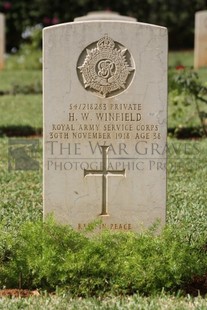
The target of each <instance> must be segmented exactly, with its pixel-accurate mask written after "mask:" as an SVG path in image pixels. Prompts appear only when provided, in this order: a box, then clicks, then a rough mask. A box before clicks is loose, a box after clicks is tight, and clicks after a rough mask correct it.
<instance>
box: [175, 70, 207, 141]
mask: <svg viewBox="0 0 207 310" xmlns="http://www.w3.org/2000/svg"><path fill="white" fill-rule="evenodd" d="M177 69H178V70H177V71H176V72H175V71H171V73H170V75H169V90H170V91H171V92H174V94H176V97H175V95H174V104H176V102H179V103H181V105H183V106H188V105H191V106H192V105H194V108H195V110H196V113H197V116H198V117H199V120H200V123H201V126H202V129H203V132H204V134H205V135H206V136H207V112H205V111H204V110H201V107H200V102H202V103H205V104H207V86H206V85H204V84H203V83H202V82H201V81H200V80H199V76H198V73H197V72H195V71H193V70H191V69H190V70H189V69H186V68H184V67H183V66H179V68H177Z"/></svg>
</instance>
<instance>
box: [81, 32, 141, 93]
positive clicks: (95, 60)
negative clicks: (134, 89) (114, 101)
mask: <svg viewBox="0 0 207 310" xmlns="http://www.w3.org/2000/svg"><path fill="white" fill-rule="evenodd" d="M77 72H78V76H79V80H80V82H81V84H82V85H83V87H84V88H85V89H87V90H89V91H90V92H92V93H93V94H94V95H97V96H99V97H104V98H106V97H112V96H115V95H117V94H119V93H121V92H122V91H124V90H125V89H126V88H127V87H128V86H129V85H130V83H131V81H132V79H133V75H134V72H135V66H134V61H133V58H132V56H131V54H130V53H129V51H128V50H127V48H125V47H124V46H123V45H121V44H120V43H118V42H115V41H113V40H112V39H111V38H110V37H109V36H108V35H107V34H106V35H105V36H104V37H103V38H101V39H100V40H99V41H98V42H95V43H93V44H91V45H90V46H88V47H87V48H86V49H85V50H84V51H83V52H82V53H81V55H80V57H79V59H78V64H77Z"/></svg>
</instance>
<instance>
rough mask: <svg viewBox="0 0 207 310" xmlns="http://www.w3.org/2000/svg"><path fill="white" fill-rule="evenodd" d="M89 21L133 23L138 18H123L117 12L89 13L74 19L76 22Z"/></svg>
mask: <svg viewBox="0 0 207 310" xmlns="http://www.w3.org/2000/svg"><path fill="white" fill-rule="evenodd" d="M89 20H125V21H131V22H136V21H137V20H136V18H134V17H129V16H123V15H120V14H119V13H117V12H111V11H96V12H89V13H88V14H87V15H85V16H81V17H76V18H75V19H74V21H75V22H79V21H89Z"/></svg>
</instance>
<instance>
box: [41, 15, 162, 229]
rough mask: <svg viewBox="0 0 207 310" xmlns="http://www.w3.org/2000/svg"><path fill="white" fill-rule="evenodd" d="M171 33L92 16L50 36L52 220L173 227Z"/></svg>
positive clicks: (47, 128) (51, 30)
mask: <svg viewBox="0 0 207 310" xmlns="http://www.w3.org/2000/svg"><path fill="white" fill-rule="evenodd" d="M167 42H168V38H167V29H166V28H164V27H160V26H156V25H150V24H144V23H138V22H137V21H136V20H135V19H133V18H129V17H123V16H120V15H118V14H98V15H97V13H96V14H95V15H94V14H89V15H87V16H85V17H82V18H77V19H76V20H75V21H74V22H72V23H66V24H61V25H57V26H52V27H47V28H45V29H44V32H43V52H44V55H43V76H44V86H43V91H44V92H43V98H44V99H43V100H44V137H43V138H44V169H43V170H44V216H45V217H46V216H47V215H48V214H50V213H53V215H54V217H55V219H56V220H57V221H58V222H61V223H67V224H70V225H71V226H73V227H74V228H75V229H77V230H82V229H84V228H85V227H87V226H88V224H89V223H91V222H93V221H94V220H97V219H98V220H99V226H98V228H99V229H102V228H108V229H111V230H123V231H128V230H133V231H140V230H141V229H142V228H143V227H149V226H151V225H152V224H153V223H154V222H155V221H156V220H159V221H160V223H161V225H162V224H164V223H165V212H166V135H167V54H168V53H167Z"/></svg>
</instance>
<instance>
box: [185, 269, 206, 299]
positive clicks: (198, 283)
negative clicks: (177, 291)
mask: <svg viewBox="0 0 207 310" xmlns="http://www.w3.org/2000/svg"><path fill="white" fill-rule="evenodd" d="M184 291H185V293H186V294H189V295H191V296H194V297H196V296H198V295H200V296H205V295H207V273H206V274H204V275H203V276H195V277H193V278H192V280H191V281H189V283H188V284H187V285H186V286H185V288H184Z"/></svg>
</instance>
